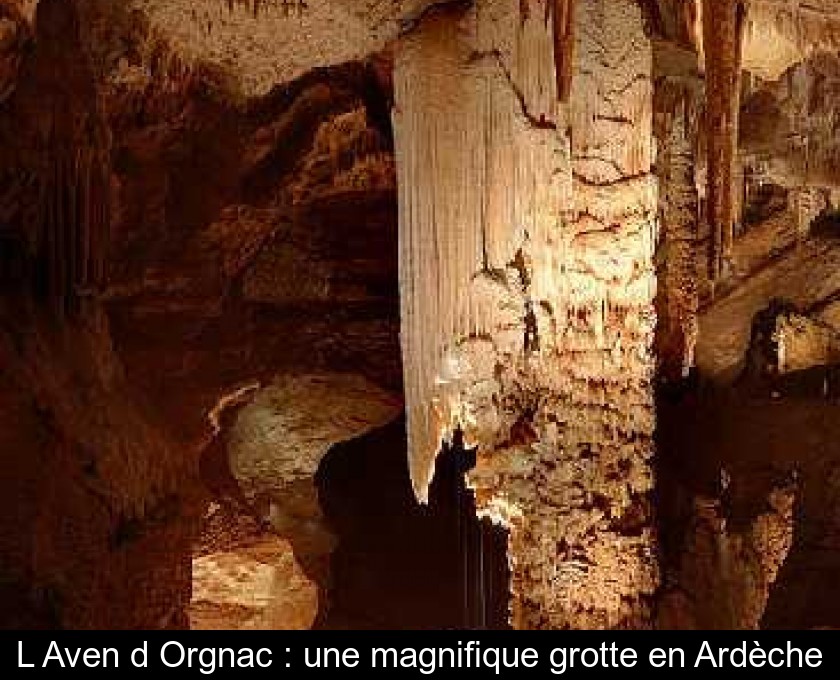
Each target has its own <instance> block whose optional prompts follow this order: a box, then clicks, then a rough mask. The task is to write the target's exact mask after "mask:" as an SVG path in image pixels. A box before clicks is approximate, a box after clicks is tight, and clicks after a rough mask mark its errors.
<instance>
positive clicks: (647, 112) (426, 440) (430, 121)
mask: <svg viewBox="0 0 840 680" xmlns="http://www.w3.org/2000/svg"><path fill="white" fill-rule="evenodd" d="M576 6H577V14H576V15H575V17H574V22H573V25H574V29H575V30H574V36H575V37H574V39H575V41H576V43H575V50H574V53H575V59H574V67H573V69H572V71H573V78H572V90H571V97H570V102H571V106H570V107H568V108H567V107H563V106H561V105H560V103H559V99H558V92H557V78H556V77H555V72H554V68H555V51H554V42H553V24H552V23H551V22H547V21H545V17H546V16H547V15H546V8H545V6H544V4H543V3H533V4H531V3H529V4H528V6H527V11H524V12H523V9H524V6H522V5H520V4H518V3H514V2H504V1H500V2H482V3H478V4H477V6H476V7H475V8H474V9H471V10H469V11H466V12H464V11H462V10H455V9H453V10H450V11H448V12H444V11H443V10H441V11H440V12H439V13H437V14H435V15H433V16H432V15H430V16H429V17H428V18H427V19H426V21H425V22H424V23H423V24H422V25H421V26H420V27H419V28H418V29H416V30H415V32H413V33H412V34H410V35H409V36H407V37H406V38H405V39H404V40H403V41H402V43H401V45H400V49H399V51H398V53H397V57H396V73H395V82H396V111H395V128H396V140H397V167H398V173H399V180H400V181H399V185H400V187H401V189H400V191H401V193H400V205H401V224H400V229H401V233H402V248H401V260H400V263H401V285H402V295H403V298H402V305H403V320H404V336H403V356H404V360H405V369H406V373H405V376H406V378H405V382H406V400H407V407H408V419H409V421H408V427H409V447H410V456H411V462H412V476H413V481H414V484H415V488H416V490H417V493H418V495H419V496H420V497H421V498H422V497H423V496H424V495H425V492H426V488H427V485H428V481H429V476H430V474H431V470H432V463H433V461H434V456H435V454H436V453H437V450H438V448H439V446H440V441H441V439H442V438H444V437H448V436H450V435H451V432H452V431H453V429H455V428H456V427H459V428H461V429H462V430H463V431H464V433H465V435H466V437H467V440H468V441H471V442H475V443H477V444H478V445H479V463H478V465H477V468H476V470H475V472H474V473H473V474H471V475H470V480H471V484H473V485H474V487H475V489H476V497H477V503H478V506H479V511H480V512H482V513H486V514H488V515H490V516H492V517H494V518H496V519H497V520H499V521H503V522H506V523H508V524H509V525H511V527H512V528H511V535H512V538H511V550H510V559H511V563H512V589H513V602H512V621H513V623H514V625H515V626H518V627H568V626H571V627H587V626H598V627H601V626H603V627H622V626H638V625H645V623H646V622H648V621H649V613H648V611H647V602H648V599H649V598H650V597H651V596H652V594H653V591H654V589H655V587H656V582H657V579H656V567H655V560H654V557H653V536H652V532H651V522H652V520H651V518H650V515H649V513H648V503H647V493H648V491H649V490H650V488H651V483H652V479H651V474H650V470H649V467H648V461H649V458H650V455H651V446H650V440H649V437H650V434H651V431H652V427H653V420H652V418H653V414H652V403H651V398H650V391H649V390H650V379H651V371H652V358H651V354H650V345H651V342H652V332H653V324H652V321H653V314H652V298H653V291H654V275H653V268H652V254H653V253H652V250H653V245H654V241H655V234H654V212H655V202H656V189H655V180H654V178H653V176H652V174H651V163H652V160H653V142H652V138H651V133H652V81H651V77H652V72H651V69H652V52H651V45H650V42H649V40H648V39H647V37H646V36H645V34H644V31H643V27H642V16H641V12H640V10H639V8H638V7H637V6H636V5H635V4H633V3H624V2H619V3H606V2H598V1H592V2H578V3H576ZM520 13H521V14H520ZM549 16H550V15H549ZM628 45H629V48H628ZM420 74H423V78H422V79H421V78H420ZM455 74H457V77H455ZM418 82H422V83H423V85H422V86H421V87H418V86H417V83H418ZM423 88H428V93H427V94H426V93H424V92H425V91H424V89H423ZM567 127H570V130H571V132H570V135H568V134H567V133H566V129H567ZM510 177H515V178H516V181H515V182H510V179H509V178H510ZM476 178H478V182H476Z"/></svg>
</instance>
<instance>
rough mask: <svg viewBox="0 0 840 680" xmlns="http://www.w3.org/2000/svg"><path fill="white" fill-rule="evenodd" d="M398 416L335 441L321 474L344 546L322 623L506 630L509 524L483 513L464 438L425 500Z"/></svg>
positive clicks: (325, 503) (449, 449)
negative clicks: (417, 490)
mask: <svg viewBox="0 0 840 680" xmlns="http://www.w3.org/2000/svg"><path fill="white" fill-rule="evenodd" d="M405 449H406V433H405V420H404V418H400V419H398V420H395V421H393V422H392V423H390V424H388V425H386V426H384V427H382V428H379V429H377V430H374V431H372V432H370V433H368V434H366V435H363V436H361V437H358V438H356V439H353V440H350V441H347V442H343V443H341V444H337V445H336V446H334V447H333V448H332V449H331V450H330V452H329V453H328V454H327V456H326V457H325V458H324V459H323V461H322V463H321V466H320V468H319V470H318V473H317V475H316V485H317V487H318V495H319V499H320V503H321V507H322V509H323V511H324V514H325V515H326V518H327V521H328V522H329V524H330V526H331V528H332V530H333V531H334V532H335V533H336V535H337V538H338V545H337V548H336V550H335V552H334V553H333V557H332V565H331V566H332V569H331V571H332V581H331V588H330V592H329V604H328V607H327V609H326V610H325V611H322V612H321V616H320V623H319V627H322V628H395V629H430V628H450V629H451V628H455V629H479V630H481V629H506V628H509V627H510V624H509V608H510V570H509V566H508V556H507V547H508V531H507V529H505V528H504V527H500V526H498V525H496V524H493V523H492V522H490V521H489V520H487V519H479V518H478V517H477V515H476V507H475V498H474V495H473V492H472V491H471V490H470V489H469V488H468V487H467V486H466V482H465V473H466V472H467V471H468V470H469V469H471V468H472V466H473V465H474V464H475V451H474V450H470V449H467V448H465V447H464V446H463V443H462V442H461V440H460V437H457V436H456V437H455V439H454V441H453V443H452V445H449V446H445V447H444V448H443V451H442V453H441V455H440V456H438V458H437V462H436V469H435V476H434V479H433V481H432V484H431V487H430V490H429V502H428V504H426V505H420V504H418V502H417V500H416V499H415V497H414V492H413V489H412V485H411V479H410V477H409V470H408V461H407V456H406V455H405Z"/></svg>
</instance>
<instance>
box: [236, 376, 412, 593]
mask: <svg viewBox="0 0 840 680" xmlns="http://www.w3.org/2000/svg"><path fill="white" fill-rule="evenodd" d="M401 408H402V404H401V403H400V401H399V400H398V399H396V398H395V397H394V396H393V395H392V394H390V393H388V392H385V391H384V390H382V389H381V388H378V387H377V386H376V385H374V384H372V383H370V382H368V381H366V380H365V379H364V378H362V377H361V376H358V375H353V374H343V375H342V374H322V375H301V376H288V377H284V378H280V379H278V380H277V381H276V382H274V383H273V384H271V385H269V386H267V387H265V388H264V389H262V390H260V391H259V392H257V393H256V394H255V395H254V398H253V400H252V401H251V403H250V404H248V405H247V406H245V407H244V408H243V409H242V410H241V411H240V412H239V415H238V416H237V418H236V421H235V423H234V424H233V426H232V427H231V430H230V433H229V435H228V455H229V457H230V469H231V472H232V473H233V475H234V477H235V478H236V480H237V482H238V483H239V486H240V488H241V489H242V492H243V494H244V496H245V499H246V500H247V501H248V502H250V503H252V504H253V505H254V507H255V508H256V510H257V512H259V513H260V514H261V515H262V518H263V519H264V520H265V521H267V522H268V523H269V524H270V525H271V528H272V529H273V531H274V532H275V533H276V534H278V535H279V536H282V537H284V538H286V539H287V540H288V541H289V542H290V543H291V545H292V547H293V548H294V550H295V556H296V558H297V560H298V562H300V563H301V564H302V565H303V566H304V568H305V569H306V571H307V572H308V573H309V575H310V578H313V579H315V580H317V581H318V582H319V583H320V585H321V587H324V586H325V585H326V581H327V575H328V567H327V564H328V560H329V555H330V552H331V551H332V549H333V539H332V535H331V533H330V531H329V528H328V527H327V526H326V525H325V523H324V521H323V516H322V513H321V508H320V506H319V503H318V495H317V490H316V488H315V473H316V472H317V470H318V467H319V465H320V463H321V460H322V458H323V457H324V456H325V455H326V454H327V452H328V451H329V449H330V448H331V447H332V446H334V445H335V444H338V443H339V442H342V441H346V440H349V439H353V438H355V437H359V436H361V435H363V434H365V433H366V432H368V431H369V430H372V429H374V428H377V427H380V426H382V425H384V424H385V423H387V422H388V421H390V420H393V419H394V418H395V417H396V416H397V415H399V413H400V410H401Z"/></svg>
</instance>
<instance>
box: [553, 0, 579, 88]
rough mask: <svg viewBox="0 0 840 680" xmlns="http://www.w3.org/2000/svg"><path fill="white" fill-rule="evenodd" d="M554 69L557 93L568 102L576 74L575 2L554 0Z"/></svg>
mask: <svg viewBox="0 0 840 680" xmlns="http://www.w3.org/2000/svg"><path fill="white" fill-rule="evenodd" d="M552 7H553V20H554V69H555V71H556V73H557V93H558V96H559V97H560V101H562V102H568V100H569V94H570V92H571V88H572V73H573V72H574V45H575V41H574V37H573V34H572V31H573V30H574V16H575V0H554V4H553V5H552Z"/></svg>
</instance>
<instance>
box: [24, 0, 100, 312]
mask: <svg viewBox="0 0 840 680" xmlns="http://www.w3.org/2000/svg"><path fill="white" fill-rule="evenodd" d="M36 37H37V38H39V41H38V43H37V49H36V51H35V53H34V58H33V61H32V62H31V64H29V65H28V68H29V69H30V78H31V80H30V81H28V82H27V83H26V84H25V87H27V88H30V87H31V88H33V90H34V91H35V92H37V96H38V97H39V98H43V97H47V98H48V100H49V101H48V104H49V105H47V106H44V107H43V108H44V110H45V111H46V112H47V114H46V118H45V120H43V121H40V127H39V128H36V133H35V138H34V140H33V148H32V149H31V151H30V153H31V154H32V155H33V156H34V157H35V167H36V168H37V172H36V174H37V176H38V182H39V185H40V191H39V209H38V211H37V218H36V219H37V224H36V225H35V233H36V234H37V236H36V243H35V251H36V254H37V257H36V260H37V264H36V267H37V269H38V272H37V273H36V276H37V278H38V290H39V292H40V294H42V295H44V296H46V298H47V299H48V301H49V302H50V304H51V305H52V306H53V307H54V309H55V310H56V313H57V314H59V315H62V316H63V315H65V314H68V313H74V312H76V311H78V309H79V303H80V296H83V295H85V294H90V293H91V292H93V291H94V290H95V289H96V288H97V287H98V286H99V285H101V284H102V283H103V279H104V269H105V257H106V249H107V243H108V231H109V209H108V197H109V193H110V188H109V184H110V159H109V156H110V154H109V151H108V135H107V132H106V131H105V126H104V122H103V121H104V116H103V114H102V112H101V111H100V110H99V108H98V102H97V99H96V91H95V87H94V81H93V73H92V69H91V66H90V63H89V59H88V57H87V55H86V54H85V52H84V49H83V47H82V45H81V42H80V34H79V23H78V17H77V16H76V14H75V8H74V6H72V5H71V4H70V3H65V2H62V0H44V2H42V3H41V4H39V6H38V11H37V14H36ZM68 83H70V84H72V87H68Z"/></svg>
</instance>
